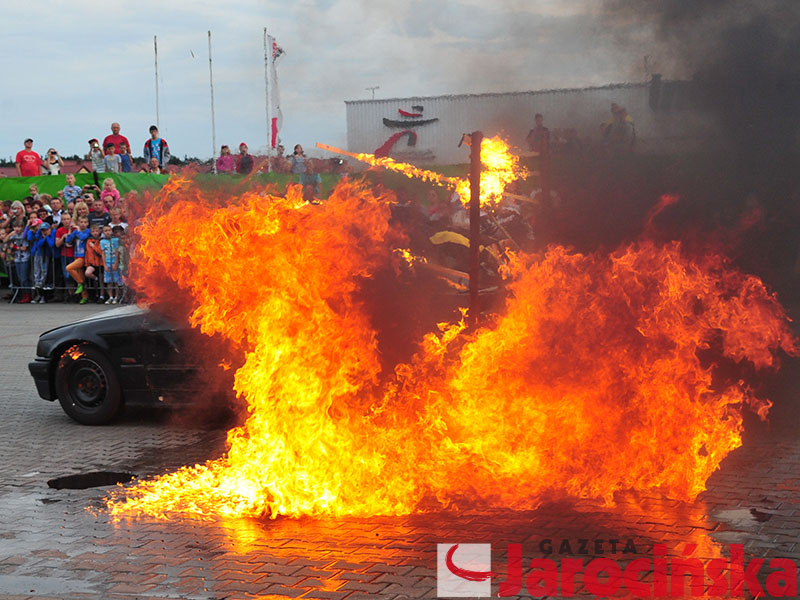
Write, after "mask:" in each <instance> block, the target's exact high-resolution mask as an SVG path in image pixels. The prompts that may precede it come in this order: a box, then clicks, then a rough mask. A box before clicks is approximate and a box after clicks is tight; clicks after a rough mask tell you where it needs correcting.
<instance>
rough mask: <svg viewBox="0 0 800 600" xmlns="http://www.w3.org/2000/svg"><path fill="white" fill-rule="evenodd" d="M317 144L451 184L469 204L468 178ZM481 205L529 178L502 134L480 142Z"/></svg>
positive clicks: (374, 162)
mask: <svg viewBox="0 0 800 600" xmlns="http://www.w3.org/2000/svg"><path fill="white" fill-rule="evenodd" d="M317 147H318V148H321V149H323V150H328V151H330V152H336V153H337V154H344V155H346V156H351V157H353V158H355V159H357V160H360V161H361V162H365V163H367V164H369V165H372V166H376V167H382V168H384V169H388V170H390V171H395V172H397V173H402V174H404V175H405V176H406V177H409V178H415V179H421V180H422V181H427V182H430V183H434V184H436V185H439V186H442V187H448V188H451V189H453V190H455V191H456V193H458V196H459V198H460V199H461V202H462V203H463V204H464V205H465V206H466V205H468V204H469V198H470V185H469V181H468V180H467V179H460V178H458V177H446V176H444V175H442V174H440V173H437V172H435V171H428V170H426V169H421V168H419V167H417V166H414V165H411V164H408V163H402V162H398V161H396V160H394V159H392V158H389V157H377V156H375V155H374V154H365V153H363V152H359V153H356V152H346V151H344V150H342V149H340V148H335V147H333V146H328V145H327V144H317ZM481 163H482V167H483V168H482V170H481V206H486V205H492V204H496V203H497V202H499V201H500V200H501V199H502V196H503V190H504V189H505V187H506V186H507V185H508V184H509V183H511V182H512V181H515V180H516V179H526V178H527V177H528V176H529V175H530V173H529V172H528V171H527V169H525V168H524V167H522V166H520V164H519V158H518V157H517V156H515V155H513V154H512V153H511V149H510V148H509V145H508V144H507V143H506V141H505V140H503V139H502V138H501V137H500V136H495V137H493V138H483V141H482V142H481Z"/></svg>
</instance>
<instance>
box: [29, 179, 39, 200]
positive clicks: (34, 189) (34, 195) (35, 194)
mask: <svg viewBox="0 0 800 600" xmlns="http://www.w3.org/2000/svg"><path fill="white" fill-rule="evenodd" d="M28 196H29V197H30V199H31V201H33V200H38V199H39V186H38V185H36V184H35V183H32V184H30V186H28Z"/></svg>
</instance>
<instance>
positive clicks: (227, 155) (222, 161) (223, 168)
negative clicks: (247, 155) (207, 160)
mask: <svg viewBox="0 0 800 600" xmlns="http://www.w3.org/2000/svg"><path fill="white" fill-rule="evenodd" d="M235 172H236V161H235V160H234V159H233V155H232V154H231V149H230V148H228V146H227V144H226V145H224V146H222V148H220V149H219V158H218V159H217V173H235Z"/></svg>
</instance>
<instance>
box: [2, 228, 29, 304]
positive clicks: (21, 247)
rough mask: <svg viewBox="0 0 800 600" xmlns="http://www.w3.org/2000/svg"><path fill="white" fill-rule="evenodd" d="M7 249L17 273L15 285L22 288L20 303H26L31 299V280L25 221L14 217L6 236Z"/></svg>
mask: <svg viewBox="0 0 800 600" xmlns="http://www.w3.org/2000/svg"><path fill="white" fill-rule="evenodd" d="M7 241H8V250H9V253H10V256H11V257H12V258H13V262H14V271H15V272H16V275H17V285H18V286H19V288H20V289H21V290H22V295H21V296H20V300H19V301H20V304H28V303H29V302H30V301H31V281H30V278H29V275H30V260H31V255H30V251H29V250H28V238H27V236H26V235H25V221H23V220H22V219H16V220H15V221H14V232H13V233H12V234H11V235H10V236H9V237H8V240H7Z"/></svg>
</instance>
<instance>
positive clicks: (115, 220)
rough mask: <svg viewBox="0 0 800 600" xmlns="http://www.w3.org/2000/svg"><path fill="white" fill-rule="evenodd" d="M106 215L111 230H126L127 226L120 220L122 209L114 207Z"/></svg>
mask: <svg viewBox="0 0 800 600" xmlns="http://www.w3.org/2000/svg"><path fill="white" fill-rule="evenodd" d="M108 214H109V215H110V216H111V222H110V223H109V225H111V228H112V229H113V228H114V227H122V228H123V229H127V228H128V224H127V223H125V222H124V221H123V220H122V208H120V207H119V206H115V207H114V208H112V209H111V211H110V212H109V213H108Z"/></svg>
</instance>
